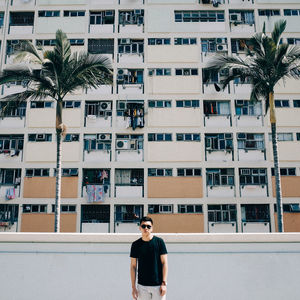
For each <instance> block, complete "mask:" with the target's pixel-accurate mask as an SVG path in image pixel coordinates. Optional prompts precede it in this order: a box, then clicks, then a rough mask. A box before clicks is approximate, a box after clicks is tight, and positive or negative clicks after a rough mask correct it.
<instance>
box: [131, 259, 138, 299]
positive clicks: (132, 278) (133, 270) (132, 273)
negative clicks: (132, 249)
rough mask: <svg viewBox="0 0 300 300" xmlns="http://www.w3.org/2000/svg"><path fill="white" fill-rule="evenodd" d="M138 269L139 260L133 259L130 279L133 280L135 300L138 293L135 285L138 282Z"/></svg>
mask: <svg viewBox="0 0 300 300" xmlns="http://www.w3.org/2000/svg"><path fill="white" fill-rule="evenodd" d="M136 267H137V259H136V258H134V257H131V260H130V279H131V287H132V297H133V299H137V296H138V293H137V289H136V285H135V281H136Z"/></svg>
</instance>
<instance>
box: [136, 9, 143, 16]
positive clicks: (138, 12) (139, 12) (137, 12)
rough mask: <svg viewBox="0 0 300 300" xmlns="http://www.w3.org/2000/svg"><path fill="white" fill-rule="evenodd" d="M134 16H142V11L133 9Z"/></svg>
mask: <svg viewBox="0 0 300 300" xmlns="http://www.w3.org/2000/svg"><path fill="white" fill-rule="evenodd" d="M134 14H135V15H137V16H139V15H141V14H142V10H141V9H135V10H134Z"/></svg>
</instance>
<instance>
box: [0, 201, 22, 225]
mask: <svg viewBox="0 0 300 300" xmlns="http://www.w3.org/2000/svg"><path fill="white" fill-rule="evenodd" d="M18 216H19V205H18V204H16V205H15V204H0V221H1V222H10V223H14V222H17V221H18Z"/></svg>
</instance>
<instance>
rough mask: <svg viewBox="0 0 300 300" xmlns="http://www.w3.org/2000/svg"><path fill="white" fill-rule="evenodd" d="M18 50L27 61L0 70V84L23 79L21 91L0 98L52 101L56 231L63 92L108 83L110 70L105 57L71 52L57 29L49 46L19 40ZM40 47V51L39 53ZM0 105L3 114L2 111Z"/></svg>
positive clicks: (56, 228) (13, 101)
mask: <svg viewBox="0 0 300 300" xmlns="http://www.w3.org/2000/svg"><path fill="white" fill-rule="evenodd" d="M22 49H23V50H22V51H21V52H20V53H19V54H18V55H17V57H16V60H17V61H19V60H23V61H24V60H27V61H28V62H30V65H29V64H27V65H21V64H16V65H13V66H12V67H10V68H6V69H4V70H3V71H2V72H1V74H0V84H5V83H9V82H14V81H22V82H26V83H27V88H26V90H24V91H23V92H20V93H15V94H12V95H8V96H6V97H4V98H3V100H6V101H7V103H8V105H7V108H8V109H9V107H12V106H14V107H18V106H19V105H20V104H21V103H22V102H25V101H38V100H44V99H46V98H52V99H54V100H55V101H56V125H55V128H56V137H57V139H56V142H57V158H56V196H55V224H54V231H55V232H59V231H60V197H61V152H62V137H63V136H64V135H65V133H66V126H65V125H64V124H63V120H62V109H63V100H64V98H65V96H66V95H68V94H72V93H73V92H74V91H76V90H78V89H89V88H97V87H99V86H100V85H102V84H111V83H112V78H113V76H112V75H113V74H112V72H111V70H110V69H111V63H110V61H109V59H108V58H107V57H104V56H101V55H91V54H88V53H85V52H80V53H71V46H70V42H69V40H68V39H67V36H66V34H65V33H63V32H62V31H61V30H58V31H57V32H56V38H55V46H54V48H53V50H45V49H38V48H37V47H35V46H34V45H33V44H32V43H31V42H29V41H25V42H24V43H23V44H22ZM40 50H41V51H42V53H41V54H40ZM5 111H7V110H5V108H4V112H3V113H4V115H5Z"/></svg>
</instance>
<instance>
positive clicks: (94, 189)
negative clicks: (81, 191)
mask: <svg viewBox="0 0 300 300" xmlns="http://www.w3.org/2000/svg"><path fill="white" fill-rule="evenodd" d="M86 191H87V195H88V202H89V203H93V202H104V189H103V186H102V185H87V186H86Z"/></svg>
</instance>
